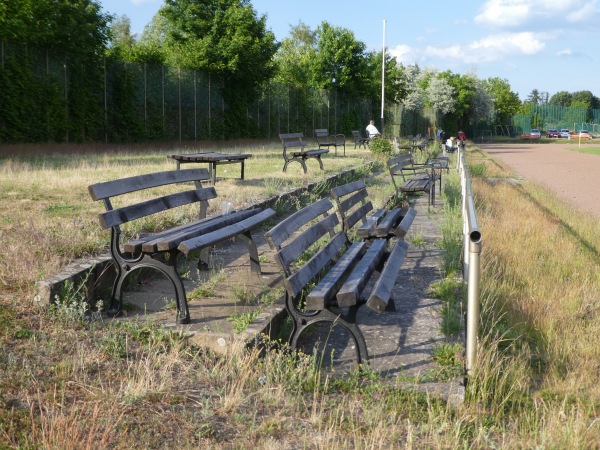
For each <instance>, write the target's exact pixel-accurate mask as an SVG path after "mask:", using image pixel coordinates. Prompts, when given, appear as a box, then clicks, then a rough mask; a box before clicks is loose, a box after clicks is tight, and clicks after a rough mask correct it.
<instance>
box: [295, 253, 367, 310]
mask: <svg viewBox="0 0 600 450" xmlns="http://www.w3.org/2000/svg"><path fill="white" fill-rule="evenodd" d="M365 246H366V243H365V242H362V241H358V242H355V243H354V244H352V245H351V246H350V248H349V249H348V250H346V252H345V253H344V254H343V256H342V257H341V258H340V259H339V260H338V261H337V262H336V263H335V265H334V266H333V267H332V268H331V269H329V272H327V275H325V277H324V278H323V279H322V280H321V281H320V282H319V284H318V285H317V287H315V288H314V289H313V290H312V291H311V292H310V294H308V296H307V297H306V307H307V308H308V309H325V307H326V306H327V305H328V304H329V303H330V302H331V300H333V299H334V298H335V294H336V292H337V291H338V289H339V288H340V287H341V286H342V285H343V284H344V281H345V280H346V278H347V276H348V274H349V273H350V271H351V270H352V269H353V268H354V266H355V265H356V262H357V261H358V260H359V258H360V256H361V255H362V252H363V251H364V248H365Z"/></svg>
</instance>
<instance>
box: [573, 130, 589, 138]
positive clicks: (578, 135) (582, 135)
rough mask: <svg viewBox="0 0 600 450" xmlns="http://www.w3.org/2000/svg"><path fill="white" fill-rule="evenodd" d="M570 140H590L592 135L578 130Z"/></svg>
mask: <svg viewBox="0 0 600 450" xmlns="http://www.w3.org/2000/svg"><path fill="white" fill-rule="evenodd" d="M571 139H587V140H590V141H591V140H592V135H591V134H590V132H589V131H587V130H579V131H577V132H575V133H573V134H571Z"/></svg>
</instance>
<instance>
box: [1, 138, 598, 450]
mask: <svg viewBox="0 0 600 450" xmlns="http://www.w3.org/2000/svg"><path fill="white" fill-rule="evenodd" d="M246 151H247V149H244V152H246ZM250 152H252V153H254V150H253V149H252V150H251V151H250ZM266 153H268V152H266ZM347 153H351V152H347ZM272 155H273V156H272V157H267V155H266V154H265V156H264V157H262V156H261V158H258V157H256V159H255V158H252V159H250V160H248V162H247V164H248V165H247V167H246V175H247V176H248V177H250V178H249V179H248V180H247V181H248V182H247V183H244V184H243V185H242V183H240V182H239V181H235V180H222V181H219V182H218V183H217V186H216V188H217V192H218V193H219V195H222V194H223V195H224V196H225V197H230V198H231V200H230V201H233V203H234V204H235V205H236V206H238V205H241V204H243V203H244V202H246V201H247V202H250V201H252V200H253V199H256V198H260V197H261V195H262V194H261V193H260V189H264V183H263V182H261V181H260V180H259V178H260V176H259V175H257V174H258V173H260V172H261V171H262V173H263V175H264V174H265V172H264V170H266V169H264V168H260V167H255V169H252V168H251V166H250V165H249V164H250V162H251V161H252V160H255V161H256V160H257V159H261V163H265V162H266V161H271V162H272V163H273V167H276V168H277V175H278V176H279V175H281V176H282V177H283V178H285V179H286V180H287V179H288V177H289V180H290V184H294V183H297V182H298V183H300V184H301V183H304V182H306V181H307V179H306V178H305V177H304V175H303V174H301V173H300V174H298V173H296V175H297V177H298V178H299V180H296V179H294V177H293V176H292V173H290V172H291V171H292V167H293V165H292V166H291V167H290V168H289V169H288V174H285V175H283V174H281V168H280V167H279V165H281V164H280V163H281V161H280V159H281V158H280V157H279V156H278V155H277V153H276V151H275V150H273V151H272ZM257 156H258V155H257ZM469 159H470V160H471V159H472V160H473V161H470V162H472V163H474V164H479V163H481V164H484V165H485V171H482V172H481V173H480V175H481V176H477V177H474V180H473V181H474V190H475V195H476V204H477V213H478V221H479V226H480V229H481V231H482V236H483V242H484V253H483V254H482V263H483V267H482V269H483V272H482V280H481V287H482V296H481V297H482V324H481V336H480V346H479V354H478V359H477V364H476V367H475V369H474V374H473V375H472V380H471V382H470V383H469V385H468V391H467V394H468V397H467V400H466V401H465V402H464V403H463V404H460V405H455V406H453V405H451V404H449V403H446V402H444V401H442V400H441V399H440V398H439V397H438V396H435V395H428V394H424V393H422V392H419V391H418V390H416V389H412V388H410V387H406V386H404V385H403V386H400V385H398V384H397V383H396V382H395V380H393V379H389V378H387V377H386V376H385V375H384V374H377V373H372V372H369V371H364V372H356V373H350V374H349V375H348V376H346V377H342V378H332V377H330V376H328V374H327V373H324V372H323V371H321V370H319V368H318V362H317V361H315V360H314V359H313V358H310V357H308V356H306V355H303V354H295V353H293V352H289V351H281V348H282V345H281V344H279V343H275V342H269V341H268V340H267V341H266V342H265V343H264V344H265V345H264V346H262V347H260V348H259V347H255V348H249V349H247V348H242V346H241V345H240V347H239V348H235V347H234V348H231V349H230V350H229V351H228V352H226V353H224V354H218V355H217V354H214V353H212V352H211V351H210V350H208V349H205V348H198V347H196V346H195V345H194V344H192V343H191V341H189V339H188V336H185V335H183V334H181V333H174V332H171V331H168V330H166V329H164V328H162V327H158V326H157V325H156V324H152V323H149V322H145V321H143V320H140V321H132V322H127V323H125V322H123V323H121V322H119V323H116V322H115V323H112V322H106V321H104V320H102V319H100V318H99V317H95V318H94V317H93V316H91V315H88V314H85V313H84V314H83V319H82V318H81V317H80V316H79V314H78V312H79V311H80V310H78V309H77V305H75V306H74V307H69V308H67V310H68V311H71V310H72V311H73V315H72V316H70V315H69V314H70V313H68V312H66V313H65V314H64V315H63V314H54V313H52V312H50V311H44V310H39V309H32V308H31V301H30V299H31V298H32V292H33V283H34V282H35V281H37V280H39V279H41V278H46V277H47V276H48V275H49V274H52V273H54V272H56V271H57V269H58V268H60V267H62V266H64V265H65V264H66V263H67V262H69V261H70V260H71V259H72V258H74V257H75V256H78V255H85V254H88V253H94V252H96V251H98V250H99V249H103V248H104V247H105V246H106V244H107V239H108V237H107V234H106V233H103V232H100V231H99V230H98V228H99V227H98V225H97V222H96V217H95V215H96V214H97V213H98V212H99V211H100V210H101V206H100V205H94V204H92V202H91V201H90V199H89V198H88V196H87V193H86V192H85V186H87V185H88V184H91V183H93V182H96V181H100V180H101V179H109V178H116V177H119V176H124V175H126V174H134V173H142V172H149V171H154V170H161V169H169V168H172V166H173V164H172V163H169V162H168V161H166V158H165V155H164V152H162V153H160V152H148V154H146V153H143V152H127V153H115V154H111V155H102V154H98V155H96V154H90V155H85V156H82V155H79V156H78V155H73V156H72V157H68V158H67V157H64V155H63V156H61V157H56V159H54V158H52V157H51V156H46V157H41V156H40V157H32V158H29V159H28V158H25V157H23V158H15V157H12V158H4V159H3V160H2V162H1V164H2V166H1V167H0V173H1V174H2V175H1V178H0V186H1V188H2V192H3V193H4V196H3V198H2V199H0V209H1V213H0V216H1V217H3V218H4V219H3V220H2V221H0V232H1V233H2V236H3V238H4V241H5V243H7V248H8V250H9V251H6V252H5V253H4V255H3V256H4V257H3V258H2V260H0V285H1V286H2V289H1V290H0V345H2V349H3V351H2V352H1V353H0V448H16V449H25V448H94V449H102V448H140V447H143V448H165V447H169V448H174V447H181V448H213V449H229V448H240V449H241V448H261V449H262V448H265V449H269V448H294V447H302V448H331V449H346V448H507V449H508V448H557V449H562V448H565V449H566V448H569V449H571V448H575V449H591V448H597V447H598V442H600V420H599V417H600V380H599V377H600V371H599V370H598V361H600V354H599V352H600V347H599V346H598V344H597V337H598V336H599V335H600V314H599V311H600V304H599V301H600V300H599V299H600V295H599V294H600V278H599V277H598V264H599V262H600V230H599V229H598V226H597V219H594V218H591V217H587V216H585V215H584V214H581V212H579V211H575V210H573V209H572V208H570V207H569V206H568V205H566V204H564V203H562V202H561V201H560V200H559V199H557V198H556V196H554V195H552V194H551V193H549V192H547V191H546V190H544V189H542V188H540V187H539V186H536V185H534V184H531V183H522V184H521V185H520V186H519V185H514V184H510V183H495V184H492V183H490V180H489V178H500V179H502V178H511V177H514V174H512V173H511V172H510V171H509V170H508V169H506V168H505V167H503V166H502V165H501V164H499V163H498V162H496V161H493V160H490V159H489V158H487V157H486V156H485V155H484V154H482V153H479V152H478V151H477V150H476V149H473V151H469ZM350 161H351V159H350V158H348V157H347V158H345V159H344V158H337V159H335V158H331V159H330V158H327V159H326V160H325V167H326V168H327V167H328V166H330V167H331V169H332V170H333V169H334V167H337V168H338V169H341V168H342V167H343V166H346V165H347V164H349V163H350ZM352 161H356V163H359V162H360V161H362V159H361V158H357V159H356V160H352ZM259 165H260V164H259ZM309 166H310V162H309ZM313 169H314V168H313ZM297 172H301V171H300V170H298V171H297ZM253 173H254V174H253ZM313 175H315V176H316V177H315V178H314V180H315V181H320V180H319V178H320V174H318V173H316V170H313V171H311V170H310V168H309V176H313ZM254 177H256V179H255V178H254ZM447 178H450V177H447ZM377 183H378V181H374V184H373V185H372V186H370V187H373V188H375V189H377V187H378V184H377ZM254 184H256V186H254ZM448 186H449V197H448V199H445V200H444V203H445V204H446V203H448V204H450V203H452V200H451V199H452V198H454V197H452V195H454V194H455V190H453V189H452V183H451V182H450V183H449V184H448ZM255 187H256V190H255V189H254V188H255ZM323 189H324V188H323ZM381 189H382V190H383V189H385V187H384V186H381ZM234 194H236V195H234ZM238 194H239V197H238V196H237V195H238ZM370 197H371V198H378V197H376V196H371V194H370ZM384 197H385V195H381V197H379V198H380V199H381V200H380V201H383V200H384ZM64 205H69V206H72V208H71V207H64ZM57 206H58V207H57ZM216 208H220V204H219V205H216ZM445 216H447V214H445ZM450 219H451V220H450V225H448V236H447V238H445V239H446V241H447V242H449V243H451V244H452V245H454V244H453V242H454V240H453V239H454V238H453V237H452V236H453V235H454V233H455V228H454V225H453V224H452V223H453V222H452V220H454V219H453V218H452V217H451V218H450ZM152 225H153V226H160V223H156V224H152ZM444 226H445V225H444ZM453 230H454V231H453ZM448 248H451V247H448ZM455 264H456V262H455V259H454V258H450V259H449V260H448V261H447V262H445V265H444V268H443V269H442V270H443V272H444V275H445V279H444V281H443V282H441V283H439V284H438V285H436V286H433V287H432V295H435V296H436V297H438V298H440V299H442V300H443V301H445V302H448V303H450V302H453V301H454V299H456V298H460V288H461V286H460V283H459V282H457V281H456V280H454V279H453V277H452V275H453V273H456V272H455V270H456V269H455ZM209 290H210V289H209ZM239 290H240V293H239V295H240V298H241V297H245V293H244V292H243V291H244V289H243V286H241V287H240V288H239ZM213 293H214V292H213ZM63 295H64V296H65V298H67V299H78V298H81V297H80V295H79V293H78V291H77V288H76V287H73V288H72V289H71V290H70V291H69V290H68V291H65V293H64V294H63ZM280 295H281V292H280V291H277V290H275V289H273V291H272V292H270V293H269V294H268V295H267V297H269V298H271V297H277V296H280ZM265 301H267V300H265ZM73 302H74V301H73V300H71V303H69V302H67V303H66V305H70V304H72V303H73ZM75 303H76V302H75ZM265 348H266V349H268V350H265ZM283 349H285V346H283ZM456 350H457V348H455V347H454V344H453V343H452V342H450V343H447V344H443V345H440V346H439V347H438V349H436V358H437V359H438V361H439V362H440V363H443V364H440V368H444V369H443V370H442V369H440V373H439V374H432V380H435V379H439V378H442V377H443V376H445V375H446V374H448V372H447V371H451V370H453V368H454V367H456V366H457V365H460V364H461V362H460V360H457V351H456ZM458 355H460V352H458Z"/></svg>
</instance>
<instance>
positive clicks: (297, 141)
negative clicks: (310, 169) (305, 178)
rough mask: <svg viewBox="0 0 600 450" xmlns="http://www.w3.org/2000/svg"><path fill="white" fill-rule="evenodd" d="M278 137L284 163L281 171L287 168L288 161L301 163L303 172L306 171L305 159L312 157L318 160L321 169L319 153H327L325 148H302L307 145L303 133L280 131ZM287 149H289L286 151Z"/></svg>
mask: <svg viewBox="0 0 600 450" xmlns="http://www.w3.org/2000/svg"><path fill="white" fill-rule="evenodd" d="M279 139H281V143H282V144H283V159H284V160H285V164H284V165H283V171H284V172H285V171H286V170H287V166H288V164H289V163H291V162H293V161H297V162H299V163H300V164H301V165H302V168H303V169H304V173H306V160H307V159H309V158H314V159H316V160H317V161H319V167H321V170H323V161H321V155H324V154H325V153H329V150H327V149H322V148H319V149H315V150H304V149H305V147H307V145H308V144H307V143H306V141H304V134H303V133H281V134H279ZM288 150H289V151H288Z"/></svg>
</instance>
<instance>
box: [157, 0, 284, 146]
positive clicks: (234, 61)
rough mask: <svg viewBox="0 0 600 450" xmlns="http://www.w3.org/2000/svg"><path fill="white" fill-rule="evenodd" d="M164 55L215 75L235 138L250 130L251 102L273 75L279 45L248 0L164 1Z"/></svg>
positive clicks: (180, 64) (182, 64)
mask: <svg viewBox="0 0 600 450" xmlns="http://www.w3.org/2000/svg"><path fill="white" fill-rule="evenodd" d="M160 14H162V15H163V16H164V17H165V18H166V19H167V22H168V24H167V26H166V27H165V39H164V42H165V47H166V48H165V58H166V61H167V62H168V63H170V64H171V65H174V66H182V67H186V68H189V69H197V70H202V71H204V72H205V73H208V74H209V75H210V76H213V77H215V78H216V79H217V80H218V82H219V84H221V87H222V95H223V99H224V101H225V104H226V105H227V110H226V117H224V119H225V122H224V124H223V125H224V126H225V127H226V129H228V131H229V133H228V134H229V135H231V136H232V137H235V136H239V135H244V133H249V132H250V130H249V129H248V128H247V127H248V126H249V123H248V115H247V107H248V105H249V104H250V102H251V101H253V100H255V99H256V98H257V96H258V89H257V87H258V86H260V85H262V84H263V83H265V82H267V81H269V80H270V79H272V78H273V76H274V74H275V62H274V58H273V56H274V55H275V52H276V51H277V49H278V47H279V45H278V44H277V42H276V41H275V35H274V34H273V32H272V31H270V30H267V28H266V16H264V15H263V16H261V17H257V15H256V12H255V11H254V9H253V8H252V5H251V4H250V1H249V0H165V6H164V7H163V8H162V9H161V10H160Z"/></svg>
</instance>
